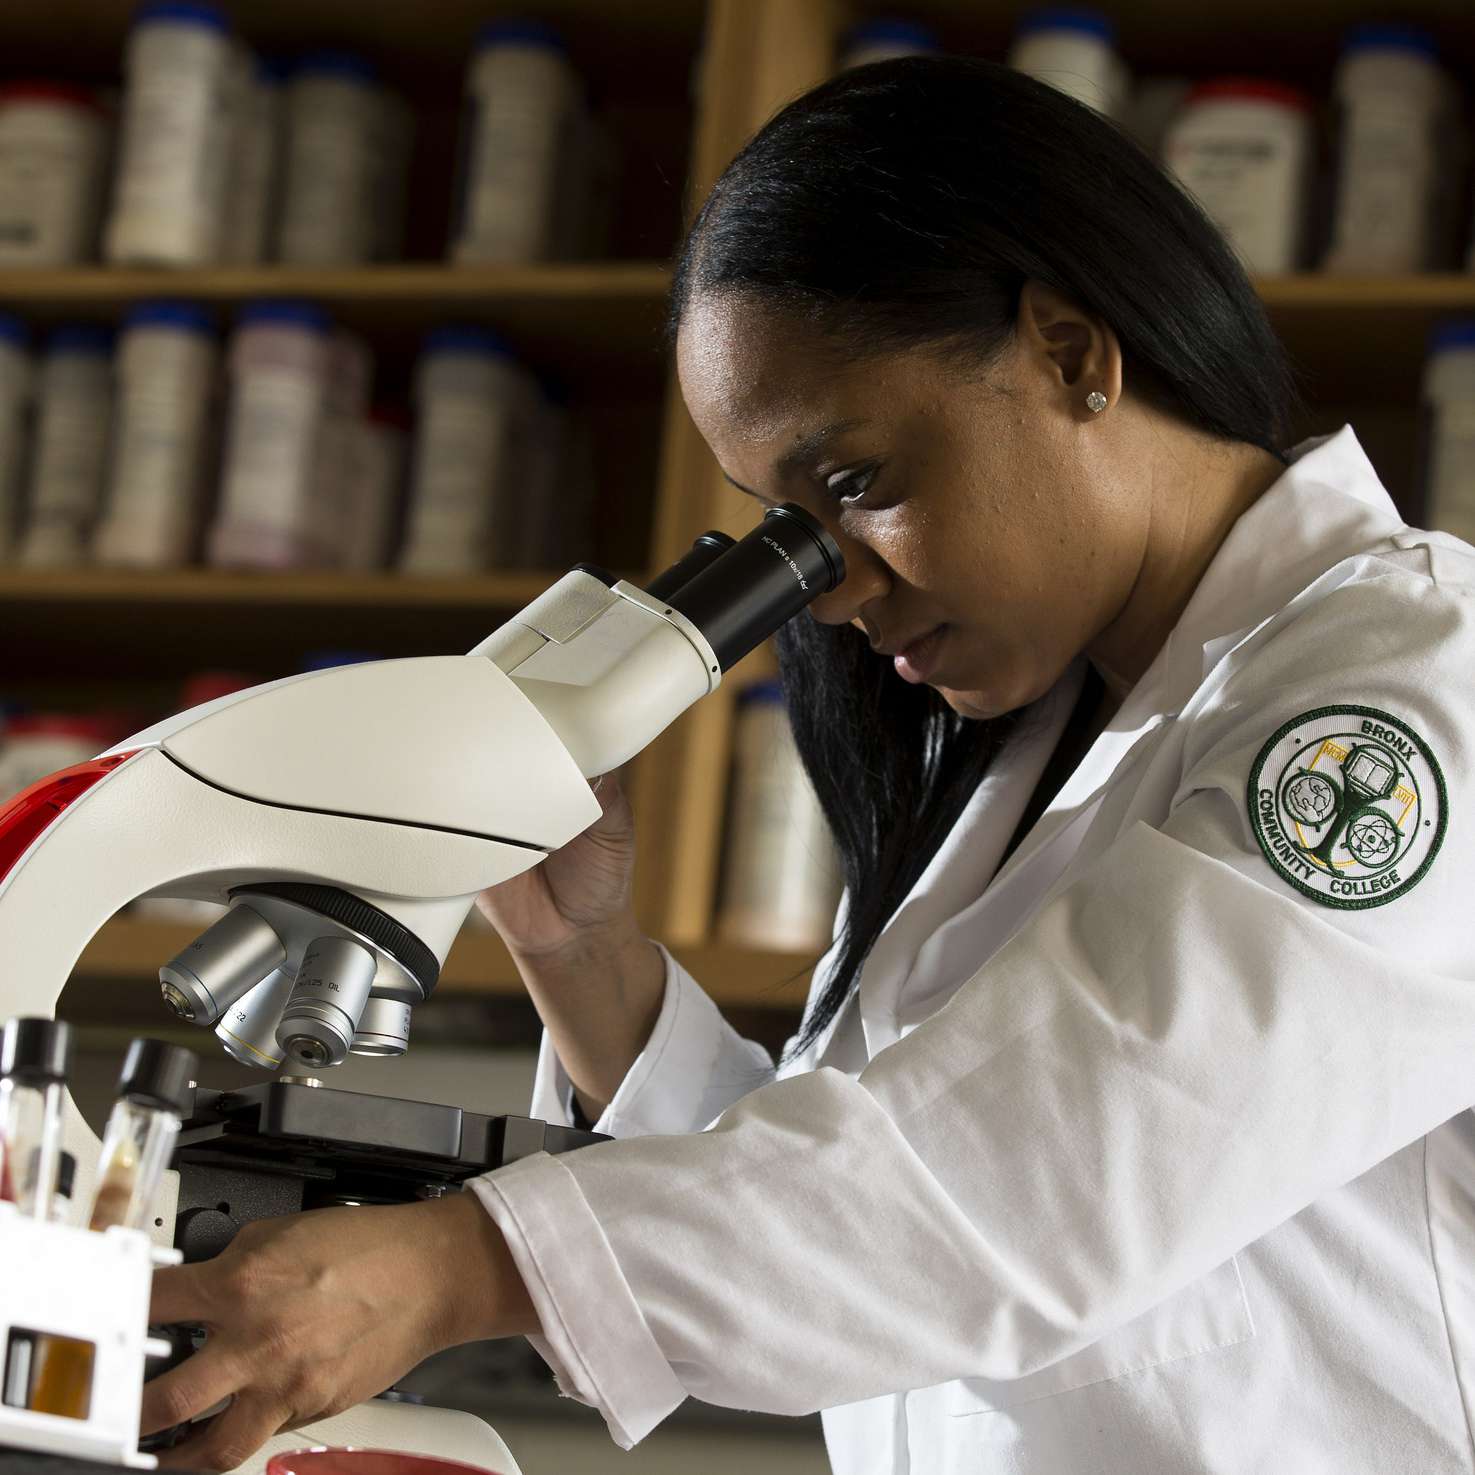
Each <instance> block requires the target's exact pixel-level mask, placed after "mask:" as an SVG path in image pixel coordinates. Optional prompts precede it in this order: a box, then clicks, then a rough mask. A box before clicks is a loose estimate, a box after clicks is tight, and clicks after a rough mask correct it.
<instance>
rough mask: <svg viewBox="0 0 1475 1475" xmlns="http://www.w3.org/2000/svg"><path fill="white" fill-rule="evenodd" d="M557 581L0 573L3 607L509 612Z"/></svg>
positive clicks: (182, 572)
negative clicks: (313, 607)
mask: <svg viewBox="0 0 1475 1475" xmlns="http://www.w3.org/2000/svg"><path fill="white" fill-rule="evenodd" d="M560 572H561V571H560ZM558 577H559V572H554V571H549V572H547V573H543V572H539V571H536V570H534V571H531V572H524V571H516V572H508V573H494V574H478V575H474V576H467V577H457V578H444V579H432V578H411V577H408V576H404V575H399V574H350V573H335V572H332V571H323V572H303V573H279V574H278V573H245V572H239V573H238V572H233V571H229V570H225V569H208V568H191V569H176V570H171V571H169V572H167V573H133V572H129V571H124V570H113V569H18V568H0V607H4V606H6V605H11V606H15V605H31V606H35V607H37V608H39V607H42V606H46V605H56V604H61V605H76V604H101V603H107V604H113V603H116V604H126V605H170V606H190V605H196V606H200V605H209V606H212V607H213V606H220V605H273V606H299V605H344V606H351V607H360V608H366V609H396V610H399V609H406V608H432V609H445V608H464V609H509V608H513V607H520V606H522V605H524V604H527V603H528V602H529V601H530V600H533V599H536V598H537V597H538V595H539V594H541V593H542V592H543V591H544V590H545V589H547V588H548V586H549V585H550V584H552V583H553V582H554V581H555V580H556V579H557V578H558Z"/></svg>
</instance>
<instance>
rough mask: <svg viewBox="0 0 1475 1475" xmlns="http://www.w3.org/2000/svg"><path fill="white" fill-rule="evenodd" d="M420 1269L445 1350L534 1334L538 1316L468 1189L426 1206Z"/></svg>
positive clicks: (490, 1221) (506, 1250) (504, 1248)
mask: <svg viewBox="0 0 1475 1475" xmlns="http://www.w3.org/2000/svg"><path fill="white" fill-rule="evenodd" d="M423 1208H424V1211H425V1228H426V1231H427V1232H426V1234H425V1235H424V1237H423V1241H422V1250H423V1254H424V1263H425V1265H426V1266H427V1269H428V1274H429V1275H430V1276H431V1278H432V1279H433V1282H434V1284H435V1285H436V1287H437V1289H438V1290H439V1292H440V1294H439V1295H438V1296H437V1297H436V1298H435V1299H436V1302H437V1304H438V1305H439V1307H440V1316H439V1318H438V1320H439V1325H438V1328H437V1334H436V1339H437V1341H439V1342H440V1344H441V1345H442V1346H444V1347H457V1346H460V1345H461V1344H462V1343H463V1342H479V1341H485V1340H488V1339H490V1338H493V1337H514V1336H526V1335H528V1334H529V1333H535V1332H537V1331H538V1328H539V1323H538V1314H537V1312H536V1311H535V1310H534V1308H533V1300H532V1297H531V1296H530V1295H529V1294H528V1289H527V1286H526V1285H525V1284H524V1283H523V1279H522V1275H521V1274H520V1273H519V1271H518V1269H517V1262H516V1260H514V1259H513V1257H512V1251H511V1250H510V1249H509V1248H508V1245H507V1240H506V1238H505V1237H504V1236H503V1234H502V1231H501V1230H500V1229H498V1228H497V1224H496V1221H495V1220H494V1219H493V1218H492V1216H491V1215H490V1214H489V1213H487V1211H486V1210H485V1209H484V1208H483V1207H482V1203H481V1200H480V1199H479V1198H478V1197H477V1196H476V1194H475V1193H474V1192H473V1191H472V1190H471V1189H469V1188H466V1189H463V1190H462V1191H461V1192H460V1193H450V1194H447V1195H446V1196H445V1197H444V1198H442V1199H437V1200H436V1201H435V1202H434V1203H429V1204H425V1205H424V1206H423Z"/></svg>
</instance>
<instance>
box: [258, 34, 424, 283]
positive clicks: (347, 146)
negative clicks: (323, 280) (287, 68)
mask: <svg viewBox="0 0 1475 1475" xmlns="http://www.w3.org/2000/svg"><path fill="white" fill-rule="evenodd" d="M391 111H392V105H391V103H390V101H389V99H388V94H387V93H386V92H385V90H384V89H383V88H382V87H381V86H380V85H379V81H378V78H377V76H376V74H375V71H374V68H373V67H372V66H371V65H370V64H369V62H368V61H367V60H366V59H365V58H364V57H362V56H360V55H359V54H358V53H357V52H352V51H318V52H312V53H310V54H308V55H306V56H304V57H302V58H300V59H299V61H298V62H297V63H296V65H295V66H294V67H293V68H292V73H291V76H290V79H289V80H288V83H287V109H286V163H285V173H284V179H283V186H282V218H281V223H280V227H279V235H278V246H277V254H278V256H279V258H280V259H281V260H282V261H285V262H292V263H296V264H299V265H314V266H332V265H343V264H348V263H362V262H367V261H371V260H373V259H374V257H375V255H376V246H377V244H378V242H379V239H380V231H379V227H378V220H379V217H380V215H381V213H383V212H385V211H386V210H393V209H394V208H395V207H394V206H393V204H392V202H391V201H390V199H389V196H390V195H391V194H392V193H393V190H392V189H391V188H390V187H389V185H390V164H391V154H393V156H394V158H395V159H400V158H402V157H403V150H402V149H401V148H400V147H399V145H398V144H395V145H394V146H391V139H390V132H391V123H390V114H391ZM395 116H396V117H399V116H401V115H400V114H399V113H398V112H396V113H395Z"/></svg>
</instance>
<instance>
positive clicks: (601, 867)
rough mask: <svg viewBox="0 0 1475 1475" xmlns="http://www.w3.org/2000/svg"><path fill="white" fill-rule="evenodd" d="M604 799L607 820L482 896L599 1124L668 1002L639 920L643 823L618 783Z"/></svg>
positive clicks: (607, 784)
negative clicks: (639, 827)
mask: <svg viewBox="0 0 1475 1475" xmlns="http://www.w3.org/2000/svg"><path fill="white" fill-rule="evenodd" d="M595 793H596V795H597V796H598V798H599V807H600V809H601V810H602V811H603V812H602V813H601V814H600V817H599V818H598V819H597V820H595V822H594V823H593V824H592V825H590V826H589V828H588V829H587V830H585V831H584V833H583V834H582V835H579V836H578V837H577V838H575V839H573V840H570V841H569V843H568V844H567V845H565V846H563V847H562V848H561V849H559V850H555V851H554V852H553V854H552V855H550V856H549V857H548V858H547V860H545V861H543V863H542V864H541V865H537V866H534V867H533V869H532V870H530V871H524V872H523V873H522V874H521V875H520V876H514V877H513V878H512V879H511V880H510V881H503V882H502V883H501V885H499V886H493V887H491V888H490V889H489V890H486V891H483V892H482V894H481V895H480V896H479V897H477V899H476V904H477V905H478V906H479V907H480V908H481V910H482V915H483V916H485V917H486V919H487V920H488V921H489V922H490V923H491V924H492V926H493V927H495V928H496V929H497V931H498V932H500V933H501V934H502V940H503V942H505V943H506V944H507V947H508V949H509V951H510V952H511V953H512V959H513V962H515V963H516V964H517V970H518V972H519V973H520V974H521V975H522V981H523V982H524V983H525V984H526V985H527V990H528V994H529V996H530V997H531V999H532V1001H533V1005H534V1007H535V1008H536V1009H537V1011H538V1014H539V1016H540V1017H541V1018H542V1020H543V1023H544V1025H546V1026H547V1029H548V1032H549V1034H550V1036H551V1037H552V1040H553V1046H554V1049H555V1050H556V1051H557V1052H558V1058H559V1060H561V1061H562V1062H563V1066H564V1069H565V1070H567V1071H568V1074H569V1079H570V1080H571V1081H572V1082H573V1086H574V1090H575V1092H576V1093H577V1095H578V1098H579V1105H580V1107H581V1108H582V1109H583V1110H584V1112H585V1113H586V1114H587V1115H588V1117H589V1120H590V1121H595V1120H597V1119H598V1117H599V1115H600V1113H601V1112H602V1111H603V1110H604V1108H605V1106H606V1105H607V1104H608V1103H609V1101H610V1100H611V1099H612V1098H613V1096H614V1094H615V1092H616V1091H617V1090H618V1089H619V1085H620V1082H621V1081H622V1080H624V1078H625V1076H626V1074H627V1073H628V1071H629V1069H630V1065H631V1063H632V1062H633V1061H634V1060H635V1058H636V1056H638V1055H639V1054H640V1052H641V1051H642V1050H643V1049H644V1048H645V1043H646V1041H647V1040H648V1039H649V1038H650V1033H651V1030H652V1029H653V1028H654V1027H655V1023H656V1019H657V1017H658V1016H659V1014H660V1011H661V1001H662V999H663V998H664V996H665V988H666V964H665V960H664V959H663V958H662V957H661V953H660V950H659V949H658V948H657V947H656V946H655V944H654V943H652V942H651V941H650V940H649V938H647V937H646V935H645V934H644V932H642V931H641V929H640V924H639V923H638V922H637V921H636V919H635V908H634V907H633V906H632V904H631V891H632V889H633V879H634V872H635V817H634V815H632V814H631V812H630V801H629V800H628V799H627V798H626V797H625V793H624V790H623V789H621V787H620V782H619V779H618V778H617V777H616V775H614V774H612V773H607V774H605V776H604V778H603V779H602V780H601V781H600V782H599V784H598V786H597V788H596V789H595Z"/></svg>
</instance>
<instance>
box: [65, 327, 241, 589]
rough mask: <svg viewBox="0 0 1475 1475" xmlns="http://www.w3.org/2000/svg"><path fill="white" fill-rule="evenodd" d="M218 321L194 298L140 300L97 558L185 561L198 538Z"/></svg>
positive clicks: (155, 564)
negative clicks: (186, 300) (190, 299)
mask: <svg viewBox="0 0 1475 1475" xmlns="http://www.w3.org/2000/svg"><path fill="white" fill-rule="evenodd" d="M218 357H219V356H218V353H217V350H216V345H215V325H214V323H213V322H212V321H211V318H210V314H209V313H208V312H206V310H205V309H204V308H203V307H201V306H199V305H198V304H197V303H193V302H171V301H157V302H141V303H139V304H138V306H137V307H135V308H134V309H133V311H132V312H130V313H129V315H128V317H127V319H126V321H125V323H124V327H123V332H122V335H121V337H120V338H119V340H118V362H117V381H118V396H117V411H116V414H115V417H114V423H115V430H114V434H113V453H112V468H111V473H110V476H109V479H108V492H107V498H106V502H105V504H104V512H103V517H102V521H101V522H100V523H99V524H98V528H97V535H96V537H95V539H94V542H93V556H94V559H95V561H96V562H98V563H101V564H111V565H116V566H121V567H126V568H140V569H167V568H179V567H181V566H183V565H184V564H187V563H189V562H191V561H192V560H193V558H194V555H195V552H196V549H197V547H198V544H199V540H200V531H201V527H200V523H201V515H202V509H201V498H202V493H203V490H204V479H205V473H206V464H207V458H208V454H209V450H210V434H209V430H210V419H211V416H210V411H211V406H212V404H213V402H214V390H215V376H216V370H217V368H218Z"/></svg>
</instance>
